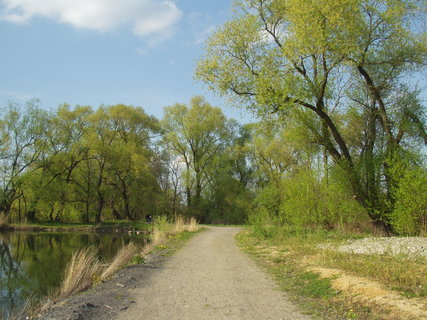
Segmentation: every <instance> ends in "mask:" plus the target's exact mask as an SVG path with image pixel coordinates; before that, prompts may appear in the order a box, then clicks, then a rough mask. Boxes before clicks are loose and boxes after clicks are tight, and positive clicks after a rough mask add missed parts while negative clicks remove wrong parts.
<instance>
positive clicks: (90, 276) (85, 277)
mask: <svg viewBox="0 0 427 320" xmlns="http://www.w3.org/2000/svg"><path fill="white" fill-rule="evenodd" d="M98 272H99V260H98V258H97V256H96V250H95V249H94V248H85V249H82V250H79V251H77V252H76V253H74V254H73V256H72V257H71V260H70V261H69V262H68V264H67V267H66V268H65V273H64V279H63V281H62V284H61V288H60V291H59V294H58V299H59V300H60V299H64V298H66V297H69V296H71V295H73V294H76V293H79V292H81V291H83V290H85V289H87V288H89V287H91V286H92V284H93V283H94V280H95V278H96V275H97V274H98Z"/></svg>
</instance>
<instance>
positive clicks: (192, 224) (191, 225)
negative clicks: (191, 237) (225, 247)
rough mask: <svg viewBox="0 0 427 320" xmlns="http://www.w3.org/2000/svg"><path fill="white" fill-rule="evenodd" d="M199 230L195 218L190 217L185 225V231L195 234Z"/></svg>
mask: <svg viewBox="0 0 427 320" xmlns="http://www.w3.org/2000/svg"><path fill="white" fill-rule="evenodd" d="M199 228H200V227H199V223H198V222H197V220H196V218H193V217H191V218H190V219H189V220H188V221H187V223H186V225H185V230H187V231H188V232H196V231H197V230H199Z"/></svg>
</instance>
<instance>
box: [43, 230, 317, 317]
mask: <svg viewBox="0 0 427 320" xmlns="http://www.w3.org/2000/svg"><path fill="white" fill-rule="evenodd" d="M240 230H241V229H239V228H235V227H209V228H208V230H206V231H204V232H202V233H200V234H198V235H197V236H196V237H194V238H192V239H191V240H190V241H189V242H188V243H187V244H186V246H185V247H184V248H182V249H181V250H179V251H178V252H177V253H175V254H174V255H172V256H171V257H168V258H164V257H161V256H157V257H154V258H152V260H151V261H148V262H147V263H145V264H142V265H138V266H134V267H131V268H127V269H125V270H122V271H121V272H120V273H119V274H118V275H117V276H116V277H115V278H114V279H112V280H110V281H107V282H105V283H103V284H101V285H100V286H97V287H96V288H93V289H91V290H89V291H88V292H86V293H83V294H81V295H78V296H76V297H73V298H71V299H70V300H69V301H67V302H65V303H64V304H63V305H62V306H59V307H57V308H53V309H52V310H50V311H49V312H48V313H46V314H45V315H44V316H43V317H42V318H41V319H45V320H52V319H70V320H77V319H78V320H81V319H106V320H107V319H119V320H121V319H126V320H129V319H130V320H132V319H135V320H137V319H150V320H151V319H154V320H155V319H172V320H173V319H180V320H186V319H188V320H191V319H198V320H202V319H245V320H250V319H254V320H262V319H282V320H308V319H310V317H309V316H307V315H304V314H302V313H300V312H299V311H298V310H297V308H296V307H295V306H294V305H292V304H291V303H290V302H289V300H288V299H287V298H286V296H285V295H284V293H282V292H280V291H279V290H277V289H276V287H277V285H276V284H275V283H274V281H273V280H271V279H270V278H269V277H268V276H267V275H266V274H265V273H264V272H262V271H261V270H260V269H259V268H258V266H256V264H255V263H254V262H253V261H252V260H251V259H250V258H249V257H248V256H247V255H246V254H244V253H243V252H242V251H240V249H238V248H237V246H236V243H235V240H234V236H235V235H236V234H237V233H238V232H239V231H240Z"/></svg>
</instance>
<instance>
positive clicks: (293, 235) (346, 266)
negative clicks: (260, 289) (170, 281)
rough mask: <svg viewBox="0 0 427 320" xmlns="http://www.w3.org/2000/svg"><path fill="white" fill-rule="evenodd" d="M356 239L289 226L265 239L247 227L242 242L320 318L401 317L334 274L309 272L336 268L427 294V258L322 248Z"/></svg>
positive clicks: (415, 293) (412, 293)
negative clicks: (339, 285) (344, 287)
mask: <svg viewBox="0 0 427 320" xmlns="http://www.w3.org/2000/svg"><path fill="white" fill-rule="evenodd" d="M357 237H361V235H351V234H342V233H337V232H325V231H318V232H314V231H312V232H304V231H301V230H291V229H289V230H283V232H281V233H280V235H276V236H275V237H274V239H272V238H270V239H263V238H259V237H257V236H256V235H255V234H254V233H253V231H252V230H251V229H248V230H246V231H244V232H242V233H240V234H239V235H238V237H237V240H238V243H239V244H240V246H241V247H242V248H243V249H244V250H245V251H246V252H248V253H249V254H251V255H252V256H253V257H254V258H255V259H256V261H257V262H258V263H260V264H261V265H262V266H263V267H264V268H265V269H266V270H267V271H268V272H270V273H271V274H272V275H273V277H274V278H275V279H276V280H277V282H278V283H279V286H280V289H281V290H283V291H286V292H287V293H288V295H289V296H290V298H291V299H292V300H293V301H294V302H296V303H297V304H298V305H300V306H301V308H302V309H303V310H305V311H306V312H308V313H310V314H313V315H315V316H317V317H318V318H320V319H340V320H342V319H363V320H373V319H402V317H400V316H396V317H395V316H394V315H392V314H390V313H389V312H388V311H387V310H381V311H379V310H378V309H376V307H375V308H374V307H373V306H371V305H369V304H366V303H363V302H362V301H361V300H360V299H356V298H355V297H354V296H351V295H344V294H342V293H343V292H341V291H340V290H337V289H334V287H333V286H332V282H333V281H334V277H335V276H331V277H328V278H321V277H320V276H319V275H318V273H315V272H312V271H310V270H312V268H311V267H313V266H317V267H323V268H326V267H327V268H335V269H339V270H341V271H343V272H345V273H346V274H351V275H355V276H363V277H367V278H371V279H374V280H376V281H378V282H380V283H381V285H383V286H384V287H386V288H387V289H395V290H399V291H400V293H403V294H405V295H406V296H417V297H425V288H426V286H427V283H426V281H427V280H426V275H427V272H426V265H425V261H421V260H417V259H409V258H408V257H403V256H398V257H395V256H375V255H357V254H351V253H342V252H336V251H333V250H331V249H322V248H320V247H319V246H318V245H319V244H321V243H327V244H328V246H326V247H330V246H334V245H338V244H340V243H343V242H345V241H346V240H349V239H354V238H357Z"/></svg>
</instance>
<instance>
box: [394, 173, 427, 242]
mask: <svg viewBox="0 0 427 320" xmlns="http://www.w3.org/2000/svg"><path fill="white" fill-rule="evenodd" d="M426 195H427V170H426V169H425V168H421V167H415V168H412V169H408V170H406V172H405V173H404V174H403V176H402V178H401V179H400V180H399V183H398V189H397V191H396V204H395V208H394V211H393V212H392V214H391V215H390V223H391V224H392V226H393V228H394V229H395V231H396V232H398V233H400V234H404V235H417V234H420V235H425V234H427V197H426Z"/></svg>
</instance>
